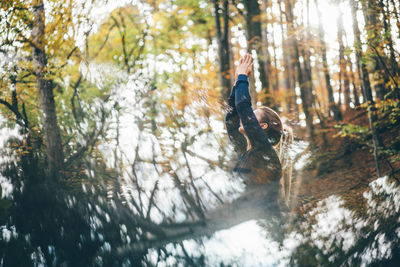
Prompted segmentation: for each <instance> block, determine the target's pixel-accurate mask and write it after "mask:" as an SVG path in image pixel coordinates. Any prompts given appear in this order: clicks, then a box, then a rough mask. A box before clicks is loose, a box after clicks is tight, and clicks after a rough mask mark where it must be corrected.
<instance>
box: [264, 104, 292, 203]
mask: <svg viewBox="0 0 400 267" xmlns="http://www.w3.org/2000/svg"><path fill="white" fill-rule="evenodd" d="M257 109H258V110H261V111H262V116H261V118H260V120H259V122H260V123H263V122H264V123H267V124H268V128H267V129H266V130H265V132H266V134H267V135H268V139H269V141H270V142H271V144H272V145H273V146H275V148H276V149H277V150H278V155H279V160H280V162H281V166H282V177H281V180H280V189H279V201H278V202H279V203H280V206H281V207H282V206H283V207H286V208H289V201H290V189H291V184H292V170H293V159H292V158H291V157H290V153H289V150H290V145H291V144H292V143H293V130H292V129H291V128H290V127H287V126H283V123H282V120H281V118H280V117H279V115H278V113H276V112H275V111H274V110H273V109H271V108H269V107H265V106H261V107H258V108H257ZM282 204H283V205H282Z"/></svg>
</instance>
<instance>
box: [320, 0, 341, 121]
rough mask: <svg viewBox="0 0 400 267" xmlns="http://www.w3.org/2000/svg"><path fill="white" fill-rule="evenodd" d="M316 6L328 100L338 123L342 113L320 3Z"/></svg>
mask: <svg viewBox="0 0 400 267" xmlns="http://www.w3.org/2000/svg"><path fill="white" fill-rule="evenodd" d="M315 6H316V8H317V14H318V37H319V41H320V43H321V54H322V66H323V72H324V76H325V85H326V90H327V92H328V99H329V110H330V112H332V113H333V117H334V119H335V120H336V121H340V120H341V119H342V113H341V112H340V109H339V107H338V106H337V104H336V102H335V98H334V97H333V88H332V85H331V76H330V74H329V67H328V60H327V56H326V43H325V38H324V30H323V28H322V21H321V11H320V10H319V7H318V1H317V0H315Z"/></svg>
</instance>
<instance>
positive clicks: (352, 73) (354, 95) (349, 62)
mask: <svg viewBox="0 0 400 267" xmlns="http://www.w3.org/2000/svg"><path fill="white" fill-rule="evenodd" d="M347 64H348V65H349V67H350V77H351V81H352V85H353V98H354V106H356V107H358V106H359V105H360V99H359V96H358V92H357V87H358V84H359V82H358V81H357V80H356V78H355V75H354V71H353V63H352V62H351V59H350V57H348V59H347Z"/></svg>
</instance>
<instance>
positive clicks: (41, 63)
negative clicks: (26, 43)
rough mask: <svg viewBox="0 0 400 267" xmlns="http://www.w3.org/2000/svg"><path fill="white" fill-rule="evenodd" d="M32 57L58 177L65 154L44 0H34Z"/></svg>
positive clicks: (53, 168) (49, 150)
mask: <svg viewBox="0 0 400 267" xmlns="http://www.w3.org/2000/svg"><path fill="white" fill-rule="evenodd" d="M33 15H34V26H33V28H32V59H33V68H34V73H35V76H36V85H37V88H38V93H39V102H40V107H41V110H42V117H43V127H44V134H45V137H46V154H47V163H48V168H49V175H50V176H51V177H56V176H57V175H59V171H61V170H62V168H63V163H64V154H63V149H62V143H61V134H60V129H59V127H58V123H57V114H56V106H55V102H54V95H53V81H52V79H50V78H49V77H48V75H49V74H48V71H47V57H46V52H45V42H46V41H45V12H44V5H43V1H42V0H35V1H33Z"/></svg>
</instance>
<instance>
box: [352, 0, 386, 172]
mask: <svg viewBox="0 0 400 267" xmlns="http://www.w3.org/2000/svg"><path fill="white" fill-rule="evenodd" d="M351 13H352V17H353V33H354V43H355V44H354V46H355V49H356V58H357V66H358V68H359V69H360V70H361V71H360V72H361V80H362V87H361V88H362V91H363V94H364V97H365V100H366V103H367V109H368V120H369V126H370V130H371V134H372V141H373V146H374V158H375V164H376V172H377V175H378V177H380V176H381V172H380V168H379V158H378V144H379V143H380V142H379V138H378V135H377V133H376V130H375V121H376V118H375V116H374V115H373V114H372V108H373V107H374V101H373V99H372V93H371V86H370V83H369V79H368V72H367V69H366V66H365V63H364V62H363V61H362V50H361V49H362V48H361V39H360V30H359V29H358V22H357V2H353V3H352V4H351Z"/></svg>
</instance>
